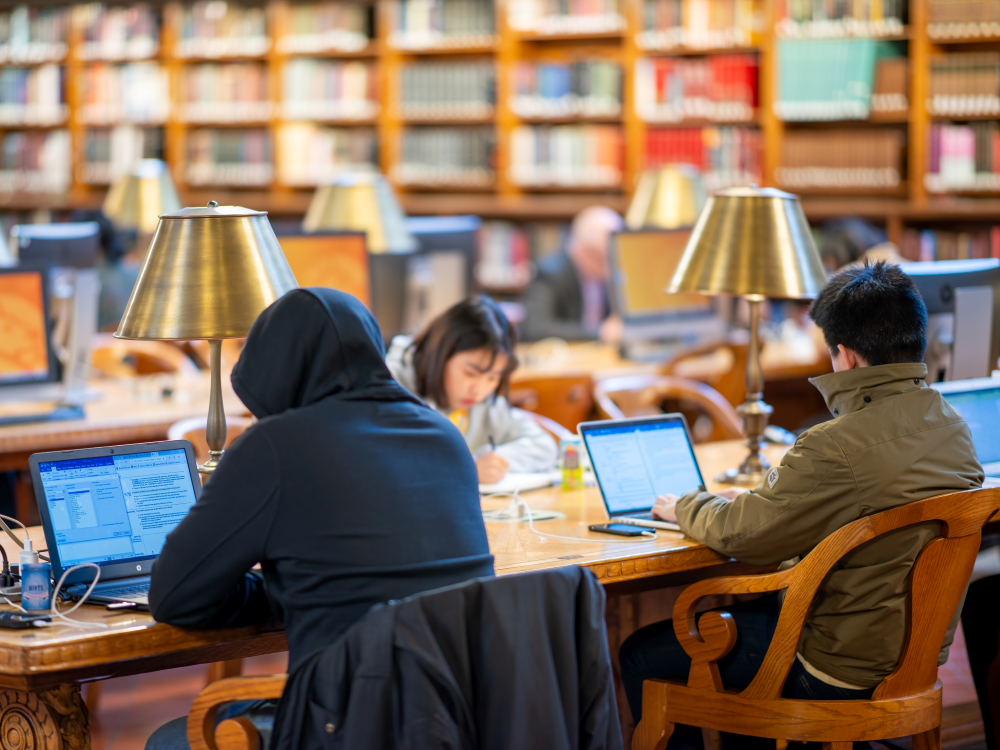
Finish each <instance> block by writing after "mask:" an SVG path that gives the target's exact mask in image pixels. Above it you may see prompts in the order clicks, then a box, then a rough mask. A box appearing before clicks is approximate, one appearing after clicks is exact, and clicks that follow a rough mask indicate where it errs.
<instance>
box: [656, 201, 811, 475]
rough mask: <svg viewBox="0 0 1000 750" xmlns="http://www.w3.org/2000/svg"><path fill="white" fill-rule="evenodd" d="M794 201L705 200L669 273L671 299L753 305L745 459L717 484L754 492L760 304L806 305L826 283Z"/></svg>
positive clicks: (763, 466) (760, 413) (759, 422)
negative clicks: (694, 295)
mask: <svg viewBox="0 0 1000 750" xmlns="http://www.w3.org/2000/svg"><path fill="white" fill-rule="evenodd" d="M826 279H827V276H826V271H825V270H823V264H822V262H821V261H820V258H819V253H818V252H817V251H816V245H815V244H814V243H813V238H812V233H811V232H810V230H809V224H808V222H806V217H805V215H804V214H803V213H802V206H801V205H800V204H799V199H798V196H796V195H791V194H789V193H784V192H782V191H780V190H775V189H774V188H758V187H756V186H753V187H748V188H730V189H729V190H723V191H721V192H719V193H716V194H715V195H713V196H712V197H710V198H709V199H708V203H707V204H706V205H705V209H704V211H702V213H701V216H700V217H699V218H698V223H697V225H696V226H695V228H694V230H693V231H692V233H691V238H690V239H689V240H688V244H687V247H686V248H685V249H684V254H683V256H681V260H680V263H679V264H678V266H677V270H676V271H675V272H674V276H673V278H672V279H671V280H670V284H669V285H668V286H667V290H666V291H667V292H668V293H675V292H701V293H703V294H727V295H734V296H740V297H743V298H744V299H746V300H747V302H749V303H750V356H749V359H748V361H747V398H746V401H745V402H744V403H742V404H741V405H740V406H738V407H737V408H736V411H737V412H739V414H740V416H741V417H742V418H743V429H744V432H745V433H746V436H747V446H748V447H749V448H750V453H749V455H748V456H747V457H746V459H745V460H744V461H743V463H742V464H740V466H739V468H738V469H729V470H728V471H727V472H725V473H724V474H722V475H720V476H719V477H717V478H716V479H717V481H719V482H726V483H729V484H741V485H749V486H754V485H756V484H757V483H759V482H760V481H761V479H763V478H764V474H765V472H766V471H767V469H768V468H769V464H768V462H767V459H766V458H764V456H763V455H762V454H761V452H760V449H761V447H762V444H763V434H764V428H765V427H767V422H768V418H769V417H770V415H771V412H772V409H771V407H770V406H769V405H768V404H766V403H764V401H763V396H764V374H763V371H762V370H761V367H760V338H759V331H758V328H759V325H760V303H761V301H763V300H764V299H765V298H768V297H771V298H776V299H809V298H812V297H815V296H816V295H817V294H818V293H819V290H820V289H821V288H822V287H823V285H824V284H825V283H826Z"/></svg>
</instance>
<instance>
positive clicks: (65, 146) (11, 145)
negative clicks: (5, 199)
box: [0, 130, 72, 193]
mask: <svg viewBox="0 0 1000 750" xmlns="http://www.w3.org/2000/svg"><path fill="white" fill-rule="evenodd" d="M70 155H71V151H70V137H69V131H68V130H49V131H27V132H16V131H14V132H7V133H4V134H3V139H2V141H0V193H15V192H16V193H21V192H23V193H62V192H65V191H66V190H68V189H69V186H70V179H71V175H70V164H71V163H72V161H71V159H70Z"/></svg>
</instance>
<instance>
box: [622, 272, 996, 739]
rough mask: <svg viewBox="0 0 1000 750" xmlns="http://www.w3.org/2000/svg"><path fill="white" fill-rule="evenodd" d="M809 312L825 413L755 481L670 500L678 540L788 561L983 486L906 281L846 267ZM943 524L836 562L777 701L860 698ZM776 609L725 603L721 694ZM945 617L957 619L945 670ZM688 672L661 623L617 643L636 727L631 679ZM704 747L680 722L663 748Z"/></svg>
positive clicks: (759, 647) (896, 633)
mask: <svg viewBox="0 0 1000 750" xmlns="http://www.w3.org/2000/svg"><path fill="white" fill-rule="evenodd" d="M809 312H810V316H811V317H812V319H813V320H814V321H815V322H816V324H817V325H818V326H819V327H820V329H821V330H822V331H823V335H824V338H825V339H826V343H827V345H828V346H829V348H830V353H831V356H832V358H833V369H834V372H833V373H831V374H829V375H824V376H822V377H818V378H814V379H813V380H812V381H811V382H812V383H813V385H815V386H816V388H818V389H819V391H820V393H822V394H823V397H824V399H825V400H826V403H827V406H828V407H829V409H830V411H831V413H832V414H833V419H831V420H830V421H828V422H824V423H822V424H820V425H817V426H816V427H813V428H812V429H810V430H807V431H806V432H804V433H802V435H801V436H799V439H798V440H797V441H796V443H795V445H794V446H793V447H792V448H791V449H790V450H789V451H788V453H787V454H785V457H784V458H783V459H782V461H781V464H780V465H779V466H776V467H774V468H773V469H771V470H770V471H769V472H768V474H767V475H766V477H765V478H764V481H762V482H761V483H760V484H759V485H758V486H757V487H755V488H754V489H752V490H747V489H744V488H731V489H728V490H724V491H723V492H720V493H719V494H712V493H709V492H697V491H695V492H689V493H688V494H686V495H684V496H683V497H680V498H677V497H673V496H669V495H668V496H664V497H661V498H658V499H657V503H656V506H655V507H654V509H653V513H654V515H655V516H658V517H660V518H663V519H664V520H670V521H672V520H676V521H677V522H678V523H679V524H680V527H681V529H683V530H684V532H685V533H686V534H687V535H688V536H691V537H693V538H695V539H698V540H699V541H701V542H704V543H705V544H706V545H708V546H709V547H711V548H712V549H714V550H716V551H718V552H720V553H722V554H723V555H726V556H729V557H735V558H736V559H738V560H741V561H744V562H749V563H754V564H757V565H767V564H773V563H776V562H781V561H786V562H785V563H784V566H785V567H787V566H789V565H794V564H795V563H796V562H798V559H799V558H801V557H802V556H804V555H806V554H807V553H808V552H809V551H810V550H811V549H812V548H813V547H815V546H816V545H817V544H819V543H820V542H821V541H823V539H825V538H826V537H828V536H829V535H830V534H832V533H833V532H834V531H836V530H837V529H839V528H841V527H842V526H844V525H846V524H848V523H850V522H851V521H854V520H856V519H858V518H861V517H863V516H868V515H871V514H873V513H878V512H879V511H883V510H886V509H888V508H893V507H896V506H899V505H904V504H906V503H911V502H914V501H917V500H922V499H924V498H927V497H932V496H934V495H940V494H942V493H946V492H953V491H956V490H967V489H973V488H978V487H980V486H982V481H983V470H982V467H981V466H980V465H979V462H978V461H977V460H976V452H975V449H974V447H973V444H972V436H971V434H970V432H969V428H968V426H967V425H966V424H965V421H964V420H963V419H962V417H961V416H960V415H959V414H958V412H956V411H955V410H954V409H952V408H951V407H950V406H949V405H948V404H947V403H946V402H945V400H944V399H943V398H942V397H941V395H940V394H939V393H938V392H937V391H936V390H934V389H932V388H930V387H928V385H927V384H926V382H925V378H926V376H927V368H926V366H925V365H924V364H922V361H923V356H924V349H925V348H926V344H927V337H926V329H927V312H926V309H925V307H924V304H923V301H922V300H921V299H920V296H919V294H918V293H917V291H916V288H915V287H914V286H913V282H912V281H911V280H910V279H909V277H908V276H906V275H905V274H904V273H903V272H902V271H901V270H900V269H899V267H898V266H894V265H887V264H885V263H876V264H873V265H865V266H858V267H852V268H849V269H848V270H845V271H843V272H842V273H840V274H839V275H837V276H835V277H833V278H832V279H831V280H830V281H829V283H828V284H827V285H826V286H825V287H824V288H823V290H822V291H821V292H820V294H819V296H818V297H817V299H816V301H815V302H814V303H813V305H812V307H811V309H810V311H809ZM939 532H940V529H939V524H938V523H937V522H931V523H925V524H919V525H917V526H910V527H907V528H904V529H899V530H897V531H895V532H892V533H890V534H886V535H884V536H882V537H879V538H878V539H875V540H872V541H871V542H869V543H867V544H864V545H862V546H861V547H858V548H856V549H855V550H853V551H851V552H850V553H848V554H847V555H845V556H844V557H843V558H842V559H841V560H840V562H839V563H838V564H837V565H836V566H835V567H834V568H833V571H832V573H831V574H830V575H829V576H827V578H826V579H825V580H824V581H823V583H822V585H821V586H820V588H819V591H818V592H817V594H816V598H815V599H814V601H813V605H812V608H811V609H810V612H809V616H808V618H807V619H806V623H805V628H804V630H803V632H802V639H801V641H800V642H799V650H798V659H797V660H796V663H795V664H794V666H793V668H792V671H791V673H790V674H789V677H788V680H787V681H786V683H785V690H784V696H785V697H787V698H803V699H819V700H837V699H850V698H855V699H857V698H867V697H870V696H871V694H872V692H873V691H874V689H875V687H876V686H878V684H879V683H880V682H881V681H882V680H883V679H884V678H885V677H886V675H888V674H889V673H890V672H891V671H892V670H893V669H894V668H895V666H896V663H897V662H898V660H899V657H900V655H901V653H902V648H903V640H904V638H905V635H906V596H907V586H908V576H909V572H910V568H911V566H912V565H913V562H914V560H915V559H916V557H917V554H918V553H919V552H920V550H921V548H923V546H924V545H925V544H927V542H929V541H930V540H931V539H933V538H934V537H935V536H936V535H938V534H939ZM780 607H781V604H780V598H779V597H778V596H777V595H767V596H764V597H761V598H759V599H756V600H754V601H751V602H745V603H743V604H737V605H734V606H731V607H727V608H726V610H727V611H730V612H731V613H732V614H733V616H734V619H735V620H736V624H737V629H738V636H737V642H736V645H735V647H734V648H733V651H732V652H730V654H729V655H728V656H727V657H726V658H725V659H723V660H721V661H720V669H721V673H722V678H723V682H724V683H725V684H726V687H730V688H737V689H742V688H745V687H746V686H747V685H749V683H750V682H751V680H752V679H753V676H754V674H755V673H756V671H757V667H758V666H759V665H760V662H761V660H762V659H763V656H764V654H765V653H766V651H767V647H768V644H769V643H770V640H771V637H772V636H773V634H774V628H775V625H776V623H777V617H778V614H779V612H780ZM960 610H961V607H959V611H960ZM957 622H958V613H956V615H955V619H954V621H953V622H952V626H951V628H950V630H949V632H948V635H947V637H946V638H945V642H944V646H943V648H942V650H941V656H940V661H941V663H943V662H944V660H945V659H946V658H947V655H948V647H949V646H950V645H951V640H952V636H953V634H954V631H955V627H956V626H957ZM689 666H690V660H689V659H688V658H687V656H686V654H684V651H683V649H681V648H680V645H679V644H678V643H677V639H676V636H675V635H674V633H673V627H672V624H671V623H670V622H669V621H667V622H665V623H657V624H655V625H651V626H649V627H647V628H643V629H642V630H639V631H637V632H636V633H634V634H633V635H632V636H631V637H630V638H629V639H628V640H627V641H626V642H625V643H624V644H623V646H622V649H621V668H622V677H623V681H624V684H625V689H626V693H627V694H628V699H629V704H630V706H631V708H632V714H633V716H634V718H635V720H636V721H638V720H639V718H640V712H641V709H642V698H641V696H642V680H644V679H647V678H661V679H666V678H684V677H686V676H687V671H688V667H689ZM723 742H724V744H725V745H726V747H727V750H730V748H732V747H734V746H739V747H750V746H757V745H758V744H760V746H761V747H765V746H769V747H770V748H771V750H773V747H774V741H773V740H759V739H757V738H750V737H738V736H736V735H728V736H724V737H723ZM700 744H701V737H700V732H697V731H692V728H690V727H678V730H677V731H675V734H674V736H673V737H671V740H670V745H669V747H670V748H671V750H676V749H677V748H680V747H684V746H700Z"/></svg>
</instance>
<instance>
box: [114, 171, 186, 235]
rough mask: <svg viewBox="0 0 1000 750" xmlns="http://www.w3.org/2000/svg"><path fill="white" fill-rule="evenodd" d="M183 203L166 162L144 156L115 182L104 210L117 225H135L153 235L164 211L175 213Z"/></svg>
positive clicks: (131, 227)
mask: <svg viewBox="0 0 1000 750" xmlns="http://www.w3.org/2000/svg"><path fill="white" fill-rule="evenodd" d="M180 207H181V202H180V200H179V199H178V198H177V191H176V190H175V189H174V182H173V180H172V179H170V170H169V169H168V168H167V165H166V162H164V161H162V160H161V159H140V160H139V161H138V162H136V164H135V167H133V168H132V170H131V171H130V172H129V173H128V174H126V175H123V176H122V177H119V178H118V179H117V180H116V181H115V184H114V185H112V186H111V189H110V190H108V195H107V197H106V198H105V199H104V206H103V207H102V209H101V210H102V211H103V212H104V215H105V216H107V217H108V218H109V219H110V220H111V223H112V224H114V225H115V228H116V229H134V230H136V231H137V232H138V233H139V234H140V235H150V234H152V233H153V232H155V231H156V227H157V224H158V223H159V216H160V214H168V213H172V212H173V211H177V210H178V209H179V208H180Z"/></svg>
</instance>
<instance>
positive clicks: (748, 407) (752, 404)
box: [715, 392, 773, 487]
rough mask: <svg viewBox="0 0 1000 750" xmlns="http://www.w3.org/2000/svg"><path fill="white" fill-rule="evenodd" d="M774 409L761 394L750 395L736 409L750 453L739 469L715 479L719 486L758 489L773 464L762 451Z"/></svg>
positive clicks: (728, 470) (728, 471)
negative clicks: (733, 485) (768, 423)
mask: <svg viewBox="0 0 1000 750" xmlns="http://www.w3.org/2000/svg"><path fill="white" fill-rule="evenodd" d="M772 411H773V409H772V408H771V406H770V405H769V404H766V403H764V401H763V400H762V399H761V393H760V392H756V393H748V394H747V400H746V401H744V402H743V403H742V404H740V405H739V406H737V407H736V412H737V413H738V414H739V415H740V417H742V418H743V431H744V433H746V436H747V448H749V449H750V452H749V453H748V454H747V457H746V458H744V459H743V463H741V464H740V466H739V468H738V469H727V470H726V471H724V472H722V473H721V474H719V475H718V476H716V477H715V481H716V482H718V483H719V484H737V485H741V486H744V487H756V486H757V485H758V484H760V483H761V481H763V479H764V475H765V474H767V470H768V469H770V468H771V463H770V462H769V461H768V460H767V458H766V457H765V456H764V454H763V453H761V449H762V448H763V447H764V437H763V435H764V428H765V427H767V422H768V419H769V418H770V417H771V412H772Z"/></svg>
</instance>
